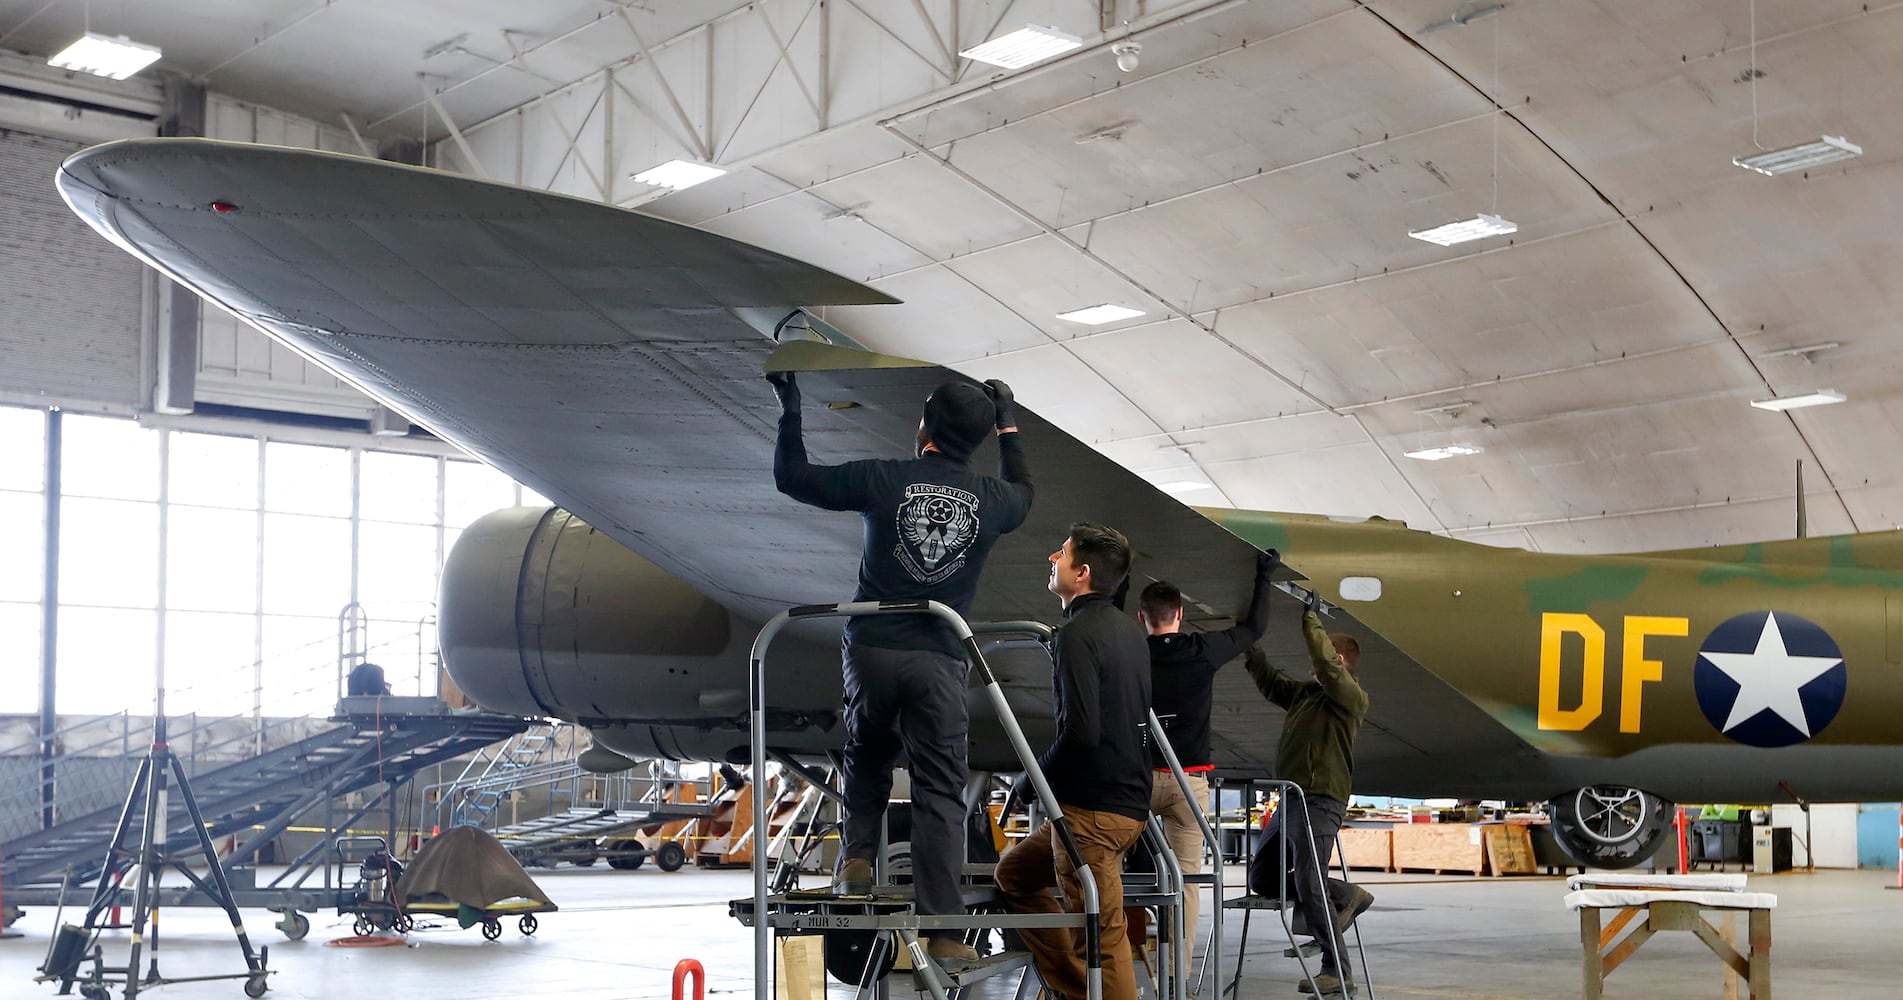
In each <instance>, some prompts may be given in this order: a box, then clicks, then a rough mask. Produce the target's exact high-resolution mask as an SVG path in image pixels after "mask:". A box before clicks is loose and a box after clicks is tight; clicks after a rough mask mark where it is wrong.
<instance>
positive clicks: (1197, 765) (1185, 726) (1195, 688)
mask: <svg viewBox="0 0 1903 1000" xmlns="http://www.w3.org/2000/svg"><path fill="white" fill-rule="evenodd" d="M1268 626H1269V578H1268V576H1267V575H1265V574H1257V576H1256V578H1255V594H1254V596H1252V597H1251V598H1250V599H1249V610H1248V612H1247V613H1246V614H1244V615H1243V616H1242V620H1240V621H1238V622H1236V623H1235V624H1234V625H1231V626H1230V627H1228V628H1226V629H1223V630H1222V631H1220V632H1171V633H1169V634H1168V635H1153V636H1150V637H1149V640H1150V688H1151V698H1152V699H1154V700H1153V701H1152V702H1151V705H1152V707H1154V708H1155V709H1156V718H1157V721H1159V722H1161V723H1163V733H1164V735H1166V736H1168V737H1169V738H1170V746H1171V747H1172V748H1174V749H1175V750H1176V759H1177V760H1180V761H1182V763H1183V768H1184V770H1190V771H1193V770H1198V769H1207V768H1208V767H1209V765H1211V764H1213V763H1214V762H1215V758H1214V757H1213V756H1212V755H1211V753H1210V749H1209V707H1210V690H1211V688H1213V687H1214V686H1215V682H1216V671H1218V670H1220V669H1222V666H1223V664H1225V663H1228V662H1229V661H1230V660H1233V659H1235V658H1236V657H1238V656H1241V655H1242V653H1243V651H1244V650H1246V649H1248V648H1249V647H1250V646H1253V645H1255V644H1256V643H1257V642H1258V641H1260V640H1261V638H1262V633H1263V632H1264V631H1265V630H1267V629H1268ZM1150 766H1151V767H1153V768H1156V769H1157V770H1167V769H1168V768H1169V766H1170V765H1169V762H1168V761H1166V760H1164V759H1163V751H1162V749H1161V748H1158V747H1154V746H1152V747H1151V748H1150Z"/></svg>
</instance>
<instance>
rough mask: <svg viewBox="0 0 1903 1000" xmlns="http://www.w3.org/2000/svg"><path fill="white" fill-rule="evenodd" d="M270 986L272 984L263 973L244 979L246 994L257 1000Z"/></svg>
mask: <svg viewBox="0 0 1903 1000" xmlns="http://www.w3.org/2000/svg"><path fill="white" fill-rule="evenodd" d="M270 988H271V984H270V982H268V981H267V980H266V979H265V978H264V976H263V974H259V975H255V976H252V977H251V978H249V979H247V980H245V981H244V995H245V996H248V997H250V998H252V1000H257V998H258V997H261V996H263V995H264V991H265V990H268V989H270Z"/></svg>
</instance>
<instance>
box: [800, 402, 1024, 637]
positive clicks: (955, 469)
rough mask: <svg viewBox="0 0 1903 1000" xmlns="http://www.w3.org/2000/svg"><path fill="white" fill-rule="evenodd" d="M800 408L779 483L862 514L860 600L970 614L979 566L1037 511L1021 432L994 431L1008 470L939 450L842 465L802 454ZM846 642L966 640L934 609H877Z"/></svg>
mask: <svg viewBox="0 0 1903 1000" xmlns="http://www.w3.org/2000/svg"><path fill="white" fill-rule="evenodd" d="M801 431H802V424H801V419H800V414H798V413H797V412H795V413H786V414H782V415H781V417H780V437H779V444H778V447H777V448H775V450H774V452H773V483H774V485H775V486H776V487H778V488H779V491H780V492H781V493H784V494H786V495H787V496H789V497H792V498H793V499H795V500H798V501H800V502H801V503H806V504H811V505H813V506H815V507H821V508H824V509H826V510H839V511H847V510H851V511H858V512H859V514H860V516H861V517H862V518H863V519H864V521H865V546H864V548H863V550H862V553H861V556H860V560H859V588H858V590H856V591H855V592H854V593H853V596H852V599H853V600H855V601H924V600H932V601H938V602H940V603H943V604H945V605H947V606H949V607H950V608H951V609H952V610H954V611H956V612H958V613H959V614H961V615H965V614H969V613H970V610H971V600H972V598H973V597H974V596H976V595H977V592H978V574H979V573H980V572H982V571H983V569H984V565H985V557H986V556H988V555H990V554H991V547H992V546H993V545H994V544H996V543H997V541H998V537H999V536H1001V535H1004V534H1006V533H1007V532H1010V531H1012V530H1014V529H1016V528H1017V526H1018V525H1020V524H1023V523H1024V518H1025V515H1026V514H1028V513H1030V510H1031V496H1032V488H1031V471H1030V465H1029V463H1027V462H1026V461H1025V458H1024V449H1023V447H1022V446H1021V445H1019V443H1018V435H1017V434H1016V433H1011V434H1000V435H998V458H999V465H1000V466H1002V471H1003V476H1004V478H1002V479H999V478H997V477H994V476H987V475H983V474H981V473H977V472H973V471H971V469H970V467H969V466H967V465H966V464H965V463H964V462H960V461H956V460H954V459H951V458H948V457H946V456H945V455H942V454H940V453H938V452H927V453H926V454H925V456H924V457H923V458H914V459H906V460H902V461H901V460H884V459H866V460H862V461H857V462H847V463H845V464H844V465H814V464H812V463H811V462H808V461H807V460H806V442H805V441H804V439H803V437H802V433H801ZM846 641H847V642H851V643H858V644H863V645H867V646H877V647H880V648H882V649H923V650H931V651H934V652H942V653H944V654H945V655H947V656H952V657H956V658H958V659H960V660H962V659H964V657H965V649H964V645H963V644H962V643H960V642H959V641H958V637H957V636H956V635H955V634H954V633H953V632H952V630H951V628H950V627H949V626H947V625H946V624H945V623H944V622H942V621H940V620H939V619H938V618H936V617H933V616H930V615H871V616H868V617H864V618H854V619H852V620H850V621H848V622H847V623H846Z"/></svg>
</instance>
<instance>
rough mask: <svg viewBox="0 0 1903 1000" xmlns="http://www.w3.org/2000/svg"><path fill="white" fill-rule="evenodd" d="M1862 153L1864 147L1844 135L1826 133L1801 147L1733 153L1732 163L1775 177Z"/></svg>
mask: <svg viewBox="0 0 1903 1000" xmlns="http://www.w3.org/2000/svg"><path fill="white" fill-rule="evenodd" d="M1862 155H1863V147H1862V146H1859V145H1857V144H1856V143H1854V142H1846V141H1845V140H1844V137H1843V136H1841V135H1827V136H1824V137H1822V138H1820V139H1818V140H1817V141H1816V142H1807V143H1804V144H1803V145H1801V146H1786V147H1784V148H1783V149H1773V150H1771V151H1770V152H1768V153H1753V154H1751V155H1750V156H1734V157H1732V158H1731V162H1733V163H1735V164H1737V165H1738V166H1741V167H1746V168H1748V169H1751V170H1755V171H1757V172H1758V173H1761V174H1769V175H1771V176H1773V177H1775V176H1777V175H1778V174H1788V173H1790V172H1792V171H1794V170H1809V169H1810V168H1812V167H1821V166H1823V165H1824V164H1826V163H1836V162H1837V161H1838V160H1848V159H1851V158H1853V157H1857V156H1862Z"/></svg>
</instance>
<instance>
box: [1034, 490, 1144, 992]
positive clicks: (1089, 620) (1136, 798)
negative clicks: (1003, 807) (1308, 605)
mask: <svg viewBox="0 0 1903 1000" xmlns="http://www.w3.org/2000/svg"><path fill="white" fill-rule="evenodd" d="M1050 560H1051V576H1050V582H1049V583H1048V584H1047V586H1048V587H1049V588H1050V591H1051V593H1053V594H1056V595H1057V597H1058V599H1059V600H1060V601H1062V602H1063V605H1064V625H1063V627H1062V628H1060V629H1058V631H1057V640H1056V648H1055V650H1054V657H1053V659H1054V661H1055V663H1054V666H1053V668H1052V672H1051V686H1052V689H1053V694H1054V698H1053V702H1054V704H1055V706H1056V713H1057V720H1056V721H1057V738H1056V739H1055V740H1053V741H1052V742H1051V745H1050V748H1049V749H1047V750H1045V751H1044V752H1043V753H1042V754H1041V755H1039V757H1038V767H1039V769H1040V770H1042V771H1043V772H1044V776H1045V778H1046V779H1047V780H1048V781H1049V782H1050V786H1051V792H1052V794H1054V795H1055V796H1056V797H1057V802H1058V805H1059V806H1060V807H1061V808H1062V809H1063V812H1064V820H1065V822H1066V824H1068V825H1069V827H1070V830H1071V833H1072V835H1073V837H1074V838H1075V840H1076V842H1077V848H1078V852H1079V853H1080V854H1082V856H1083V861H1084V863H1085V864H1086V865H1089V866H1090V874H1091V878H1092V881H1093V882H1095V883H1096V886H1097V903H1098V907H1099V914H1100V917H1101V930H1102V933H1101V935H1100V937H1099V939H1098V942H1099V945H1100V952H1099V956H1100V957H1099V961H1100V963H1101V965H1102V968H1103V996H1104V1000H1134V998H1135V997H1136V973H1135V970H1134V969H1133V968H1132V967H1131V964H1130V941H1129V938H1128V937H1127V936H1126V934H1125V927H1126V923H1125V921H1126V918H1125V916H1124V913H1123V855H1124V854H1125V853H1126V852H1127V851H1129V849H1130V845H1132V844H1134V843H1136V840H1137V836H1138V835H1139V834H1140V833H1142V831H1143V824H1144V823H1145V822H1146V821H1147V820H1148V819H1149V815H1150V767H1149V753H1148V751H1147V750H1146V749H1145V746H1144V743H1145V740H1144V738H1143V735H1144V722H1145V721H1146V720H1147V717H1148V715H1149V710H1150V669H1149V667H1150V657H1149V650H1148V649H1146V648H1145V647H1144V644H1143V629H1142V628H1140V627H1139V626H1138V625H1137V624H1136V623H1135V622H1133V621H1131V620H1130V619H1129V617H1128V616H1126V615H1125V614H1124V613H1123V612H1122V611H1120V610H1118V609H1117V607H1116V606H1115V605H1114V604H1113V603H1112V602H1111V596H1110V595H1111V594H1113V593H1115V592H1116V590H1117V587H1118V585H1119V584H1121V583H1122V582H1123V580H1124V578H1125V577H1126V576H1128V575H1129V572H1130V543H1129V541H1128V540H1127V539H1125V538H1124V537H1123V536H1122V535H1121V534H1119V533H1117V532H1116V531H1114V530H1112V529H1110V528H1106V527H1103V526H1101V525H1096V524H1073V525H1071V529H1070V534H1069V536H1068V537H1066V538H1065V539H1064V546H1063V548H1060V549H1058V550H1057V551H1056V552H1053V553H1051V556H1050ZM997 877H998V891H999V893H1000V895H1001V896H1002V897H1003V900H1004V905H1005V908H1006V909H1008V910H1010V911H1011V912H1013V913H1059V912H1062V908H1061V907H1059V906H1058V904H1057V900H1055V899H1053V898H1052V897H1051V893H1050V889H1051V887H1052V886H1057V887H1059V888H1061V889H1062V890H1063V893H1064V901H1065V904H1066V905H1067V906H1069V907H1070V908H1071V909H1072V910H1073V911H1075V910H1079V909H1082V905H1083V898H1084V895H1083V882H1082V880H1081V879H1079V878H1078V876H1077V869H1076V866H1075V865H1073V864H1072V863H1071V859H1070V856H1069V855H1068V854H1066V853H1065V851H1064V846H1063V843H1062V841H1060V840H1059V839H1058V838H1057V837H1056V836H1055V832H1054V831H1053V830H1052V828H1051V825H1050V824H1049V823H1045V824H1043V825H1041V826H1039V827H1038V828H1037V829H1036V830H1033V831H1032V832H1031V835H1030V836H1028V837H1025V838H1024V839H1023V840H1022V841H1019V842H1018V843H1017V844H1016V845H1014V846H1013V847H1012V848H1011V849H1010V850H1008V851H1006V852H1005V853H1004V856H1003V857H1002V858H1000V859H999V860H998V871H997ZM1019 933H1020V934H1021V935H1022V937H1023V938H1024V943H1025V945H1026V946H1027V947H1029V948H1030V949H1031V954H1032V957H1033V958H1034V959H1035V960H1036V962H1037V970H1038V974H1039V975H1041V976H1042V977H1043V979H1044V985H1045V986H1046V987H1048V988H1049V989H1050V990H1051V992H1052V993H1054V994H1056V995H1057V996H1059V997H1063V998H1064V1000H1082V998H1083V997H1084V996H1085V994H1086V991H1087V987H1088V984H1087V981H1086V975H1085V973H1086V966H1087V964H1088V958H1087V956H1086V954H1085V952H1084V935H1083V934H1081V933H1072V931H1071V930H1070V929H1069V928H1063V927H1040V928H1031V927H1027V928H1024V929H1023V930H1022V931H1020V932H1019Z"/></svg>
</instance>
